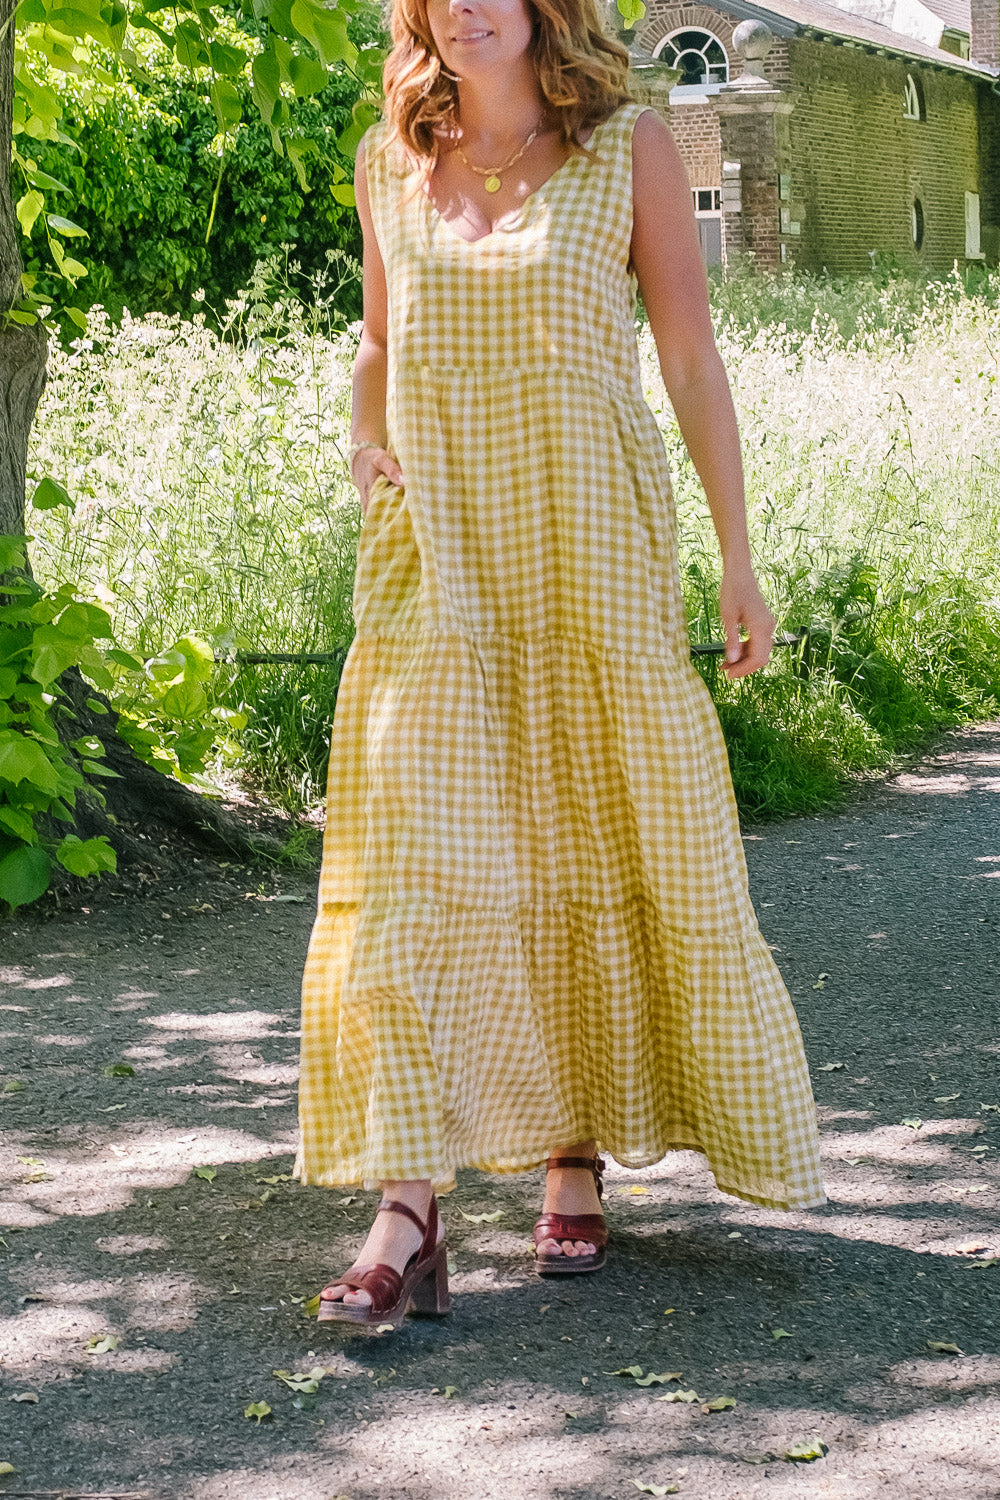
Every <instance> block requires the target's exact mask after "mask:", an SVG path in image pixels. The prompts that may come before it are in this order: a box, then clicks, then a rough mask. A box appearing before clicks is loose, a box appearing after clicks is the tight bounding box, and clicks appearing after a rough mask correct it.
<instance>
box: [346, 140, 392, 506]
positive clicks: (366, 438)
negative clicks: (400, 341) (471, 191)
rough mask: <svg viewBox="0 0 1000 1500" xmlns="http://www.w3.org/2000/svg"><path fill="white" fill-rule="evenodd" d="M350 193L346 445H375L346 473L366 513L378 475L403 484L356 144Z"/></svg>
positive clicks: (373, 245)
mask: <svg viewBox="0 0 1000 1500" xmlns="http://www.w3.org/2000/svg"><path fill="white" fill-rule="evenodd" d="M354 195H355V200H356V202H357V205H358V218H359V219H360V220H361V233H362V235H363V237H364V279H363V297H364V312H363V318H364V322H363V324H362V328H361V341H360V343H359V344H358V353H357V357H356V359H355V361H354V379H353V386H352V397H351V442H352V443H360V442H366V443H375V444H376V445H377V446H376V447H374V448H360V449H359V450H358V452H357V453H356V454H355V456H354V462H353V464H352V465H351V473H352V476H353V478H354V482H355V484H356V485H357V487H358V489H359V490H360V492H361V509H362V510H363V511H366V510H367V509H368V495H369V492H370V490H371V487H372V484H373V483H374V481H375V476H376V475H377V474H385V475H386V477H387V478H388V479H390V480H391V481H392V483H393V484H402V483H403V473H402V470H401V469H400V467H399V464H398V463H397V462H396V460H395V459H394V458H393V456H392V454H391V453H389V452H388V450H387V449H386V446H385V445H386V442H387V440H388V439H387V436H386V430H385V387H386V371H387V367H388V359H387V355H386V342H387V329H388V322H389V315H388V297H387V294H386V285H385V267H384V265H383V264H382V253H381V251H380V250H379V247H378V241H377V240H376V238H375V227H374V225H373V224H372V216H371V209H370V207H369V204H368V174H367V172H366V171H365V143H364V141H363V140H362V141H361V143H360V144H359V146H358V150H357V156H356V158H355V167H354Z"/></svg>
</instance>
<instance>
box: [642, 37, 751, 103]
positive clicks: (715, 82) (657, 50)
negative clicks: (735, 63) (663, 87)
mask: <svg viewBox="0 0 1000 1500" xmlns="http://www.w3.org/2000/svg"><path fill="white" fill-rule="evenodd" d="M687 31H696V32H698V33H699V35H701V36H703V37H704V38H705V40H706V45H707V44H708V43H709V42H714V43H715V45H716V46H717V47H718V48H719V49H720V50H721V52H722V55H723V57H724V58H725V59H726V76H725V78H717V79H716V78H710V79H709V81H708V83H698V84H695V83H690V84H677V85H675V89H676V88H689V89H691V90H692V91H694V90H696V89H697V90H698V91H703V90H706V89H711V90H712V91H713V93H714V92H715V91H716V90H717V89H718V88H720V87H721V86H722V84H724V83H728V82H729V80H730V78H731V77H732V68H731V66H730V61H729V53H728V51H727V50H726V46H725V43H724V42H723V41H722V39H721V37H717V36H716V34H715V32H714V31H709V29H708V27H707V26H677V27H675V28H674V30H673V31H671V32H669V33H668V35H667V36H661V38H660V40H659V41H658V42H657V44H656V46H655V47H654V48H653V56H654V57H659V56H660V55H661V54H662V52H663V49H664V48H665V47H666V45H667V43H668V42H672V41H673V39H674V37H677V36H683V35H684V33H685V32H687ZM705 61H706V67H707V64H708V60H707V58H706V60H705Z"/></svg>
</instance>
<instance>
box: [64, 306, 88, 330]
mask: <svg viewBox="0 0 1000 1500" xmlns="http://www.w3.org/2000/svg"><path fill="white" fill-rule="evenodd" d="M63 312H64V313H65V314H66V316H67V318H70V319H71V320H72V321H73V322H74V323H75V324H76V326H77V328H82V329H83V331H84V333H86V331H87V314H86V313H85V312H81V311H80V309H79V308H78V307H64V308H63Z"/></svg>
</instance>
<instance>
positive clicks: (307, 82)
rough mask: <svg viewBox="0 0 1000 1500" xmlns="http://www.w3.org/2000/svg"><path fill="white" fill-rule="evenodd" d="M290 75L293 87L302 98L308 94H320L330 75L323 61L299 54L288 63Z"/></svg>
mask: <svg viewBox="0 0 1000 1500" xmlns="http://www.w3.org/2000/svg"><path fill="white" fill-rule="evenodd" d="M288 73H289V77H290V78H291V80H292V88H293V89H294V90H295V92H296V94H297V95H298V96H299V98H300V99H304V98H305V97H306V96H307V95H308V94H318V93H319V92H320V90H321V89H325V88H326V85H327V83H328V82H329V78H330V75H329V73H328V72H327V70H326V68H324V66H323V64H322V63H321V62H317V61H316V59H315V58H314V57H303V56H302V55H301V54H299V55H298V56H297V57H293V58H292V60H291V62H290V63H289V65H288Z"/></svg>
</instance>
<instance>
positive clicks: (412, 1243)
mask: <svg viewBox="0 0 1000 1500" xmlns="http://www.w3.org/2000/svg"><path fill="white" fill-rule="evenodd" d="M432 1196H433V1195H432V1193H431V1185H430V1182H428V1181H423V1182H383V1184H382V1200H383V1202H385V1201H386V1200H388V1199H392V1200H393V1201H394V1202H396V1203H405V1204H406V1206H407V1207H408V1208H412V1209H413V1211H414V1213H415V1214H416V1215H417V1217H418V1218H419V1219H420V1221H421V1223H424V1224H426V1222H427V1215H428V1213H429V1212H430V1206H431V1197H432ZM421 1238H422V1237H421V1234H420V1231H419V1229H418V1228H417V1226H416V1225H415V1224H414V1223H413V1221H412V1220H411V1219H408V1218H407V1217H406V1216H405V1214H400V1213H377V1214H376V1215H375V1219H374V1222H373V1223H372V1226H371V1228H370V1229H369V1231H368V1238H367V1239H366V1240H365V1243H364V1246H363V1247H362V1250H361V1253H360V1255H359V1256H358V1257H357V1260H356V1261H355V1264H356V1265H359V1266H373V1265H384V1266H391V1267H392V1269H393V1270H394V1271H398V1272H399V1273H400V1274H402V1273H403V1271H405V1269H406V1267H407V1264H408V1262H409V1261H410V1260H412V1259H413V1256H414V1255H415V1254H416V1253H417V1251H418V1250H419V1249H420V1244H421ZM443 1238H444V1225H443V1224H440V1223H439V1225H438V1237H437V1243H438V1244H440V1243H441V1240H442V1239H443ZM319 1295H320V1298H321V1300H322V1301H323V1302H343V1303H344V1304H345V1305H346V1306H348V1307H351V1306H353V1307H370V1306H371V1302H372V1299H371V1297H370V1296H369V1294H368V1292H366V1291H364V1289H363V1288H360V1287H359V1288H354V1287H348V1286H345V1285H344V1284H343V1283H342V1282H338V1281H334V1282H331V1283H330V1285H329V1286H325V1287H324V1288H323V1290H322V1291H321V1292H320V1294H319Z"/></svg>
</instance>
